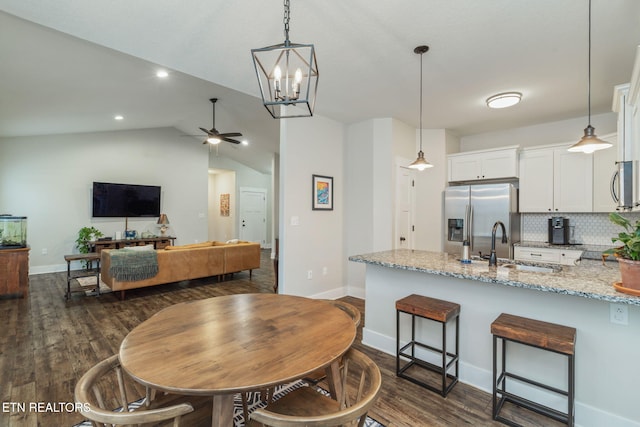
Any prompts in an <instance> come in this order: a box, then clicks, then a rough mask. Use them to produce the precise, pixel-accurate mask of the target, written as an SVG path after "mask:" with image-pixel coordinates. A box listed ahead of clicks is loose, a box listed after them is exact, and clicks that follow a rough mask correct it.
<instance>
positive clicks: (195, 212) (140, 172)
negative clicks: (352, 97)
mask: <svg viewBox="0 0 640 427" xmlns="http://www.w3.org/2000/svg"><path fill="white" fill-rule="evenodd" d="M207 166H208V153H207V151H206V150H203V148H202V145H201V144H188V143H185V141H184V138H182V137H181V133H180V132H178V131H177V130H175V129H173V128H162V129H147V130H134V131H122V132H100V133H84V134H67V135H46V136H32V137H20V138H1V139H0V213H11V214H14V215H21V216H27V217H28V219H27V227H28V230H27V243H28V244H29V245H30V246H31V253H30V256H29V264H30V269H29V272H30V274H34V273H45V272H51V271H63V270H65V269H66V263H65V262H64V255H65V254H71V253H77V248H75V243H74V242H75V239H76V237H77V233H78V230H79V229H80V228H81V227H84V226H95V227H96V228H98V229H99V230H101V231H102V232H103V233H104V234H105V235H106V236H113V235H114V234H115V232H116V231H123V230H124V228H125V220H124V218H122V219H120V218H113V219H111V218H100V219H97V218H96V219H93V218H91V187H92V182H93V181H107V182H117V183H128V184H147V185H160V186H161V187H162V194H161V197H162V206H161V210H162V212H163V213H166V214H167V215H168V217H169V220H170V221H171V225H170V229H169V234H171V235H175V236H177V237H178V239H177V241H176V243H177V244H186V243H193V242H194V241H196V240H200V241H203V240H206V239H207V218H206V216H207ZM156 220H157V219H156V218H154V219H152V220H150V219H130V220H129V228H130V229H134V230H137V231H150V232H153V233H158V229H157V227H156V225H155V221H156ZM44 250H46V252H47V254H43V251H44Z"/></svg>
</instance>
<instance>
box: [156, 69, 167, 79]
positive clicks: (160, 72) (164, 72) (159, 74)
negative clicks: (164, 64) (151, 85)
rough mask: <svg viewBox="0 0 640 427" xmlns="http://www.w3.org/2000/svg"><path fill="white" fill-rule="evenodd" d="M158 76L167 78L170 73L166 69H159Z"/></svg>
mask: <svg viewBox="0 0 640 427" xmlns="http://www.w3.org/2000/svg"><path fill="white" fill-rule="evenodd" d="M156 77H159V78H161V79H164V78H167V77H169V73H168V72H167V71H166V70H158V71H157V72H156Z"/></svg>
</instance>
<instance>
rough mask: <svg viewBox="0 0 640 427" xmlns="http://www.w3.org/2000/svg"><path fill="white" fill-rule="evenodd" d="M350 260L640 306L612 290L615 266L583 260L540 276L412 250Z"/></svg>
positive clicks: (636, 300)
mask: <svg viewBox="0 0 640 427" xmlns="http://www.w3.org/2000/svg"><path fill="white" fill-rule="evenodd" d="M349 261H353V262H361V263H365V264H372V265H378V266H382V267H389V268H396V269H400V270H409V271H418V272H422V273H428V274H436V275H440V276H450V277H457V278H459V279H469V280H476V281H479V282H484V283H493V284H499V285H505V286H514V287H518V288H524V289H532V290H538V291H543V292H553V293H558V294H563V295H574V296H579V297H584V298H591V299H598V300H603V301H608V302H616V303H624V304H632V305H637V306H640V297H636V296H632V295H628V294H624V293H621V292H618V291H616V290H615V288H614V287H613V283H614V282H618V281H620V272H619V270H618V264H617V263H611V262H606V263H604V264H603V262H602V261H595V260H587V259H583V260H582V262H581V263H580V264H579V265H577V266H566V265H554V266H551V265H549V264H546V265H545V266H548V267H553V268H555V269H556V271H555V272H553V273H541V272H531V271H522V270H516V269H514V268H508V267H506V266H505V265H506V264H508V263H513V261H509V260H499V265H498V267H491V268H490V267H489V265H488V262H487V261H486V260H477V261H474V262H473V263H471V264H463V263H461V262H460V261H459V257H458V256H454V255H449V254H447V253H443V252H429V251H420V250H411V249H397V250H391V251H384V252H374V253H369V254H363V255H353V256H350V257H349ZM523 264H524V263H523Z"/></svg>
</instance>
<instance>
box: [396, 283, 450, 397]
mask: <svg viewBox="0 0 640 427" xmlns="http://www.w3.org/2000/svg"><path fill="white" fill-rule="evenodd" d="M400 313H406V314H409V315H411V341H410V342H409V343H408V344H406V345H405V346H403V347H402V348H401V347H400ZM416 317H421V318H423V319H427V320H432V321H434V322H438V323H440V324H442V347H441V348H436V347H433V346H430V345H427V344H425V343H422V342H419V341H417V340H416ZM459 317H460V305H459V304H455V303H452V302H448V301H443V300H439V299H435V298H429V297H425V296H421V295H415V294H413V295H409V296H408V297H405V298H402V299H400V300H398V301H396V375H397V376H399V377H401V378H404V379H407V380H409V381H411V382H413V383H415V384H418V385H420V386H422V387H425V388H426V389H428V390H431V391H434V392H436V393H440V394H441V395H442V396H443V397H447V394H448V393H449V391H451V389H452V388H453V386H454V385H455V384H456V383H457V382H458V343H459V335H460V334H459V332H460V327H459ZM452 319H455V323H456V339H455V351H454V352H453V353H451V352H448V351H447V323H448V322H449V320H452ZM416 347H419V348H421V349H425V350H428V351H431V352H433V353H437V354H439V355H441V356H442V363H441V364H440V365H436V364H433V363H430V362H427V361H425V360H423V359H421V358H419V357H418V356H416ZM409 349H410V352H408V350H409ZM401 357H402V358H405V359H409V362H407V363H406V364H405V365H404V366H402V367H400V358H401ZM447 358H448V360H447ZM454 365H455V375H453V374H449V373H448V371H449V369H450V368H451V367H452V366H454ZM412 366H416V367H420V368H423V369H427V370H429V371H432V372H436V373H439V374H441V375H442V384H441V386H440V387H434V386H432V385H429V384H427V383H426V382H425V381H423V380H421V379H418V378H416V377H415V376H411V375H409V373H408V372H407V370H408V369H409V368H411V367H412ZM447 379H449V384H448V385H447Z"/></svg>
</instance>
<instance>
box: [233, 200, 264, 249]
mask: <svg viewBox="0 0 640 427" xmlns="http://www.w3.org/2000/svg"><path fill="white" fill-rule="evenodd" d="M239 208H240V218H239V220H240V240H247V241H249V242H258V243H260V245H261V246H265V245H266V238H267V190H265V189H263V188H245V187H241V188H240V206H239Z"/></svg>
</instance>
